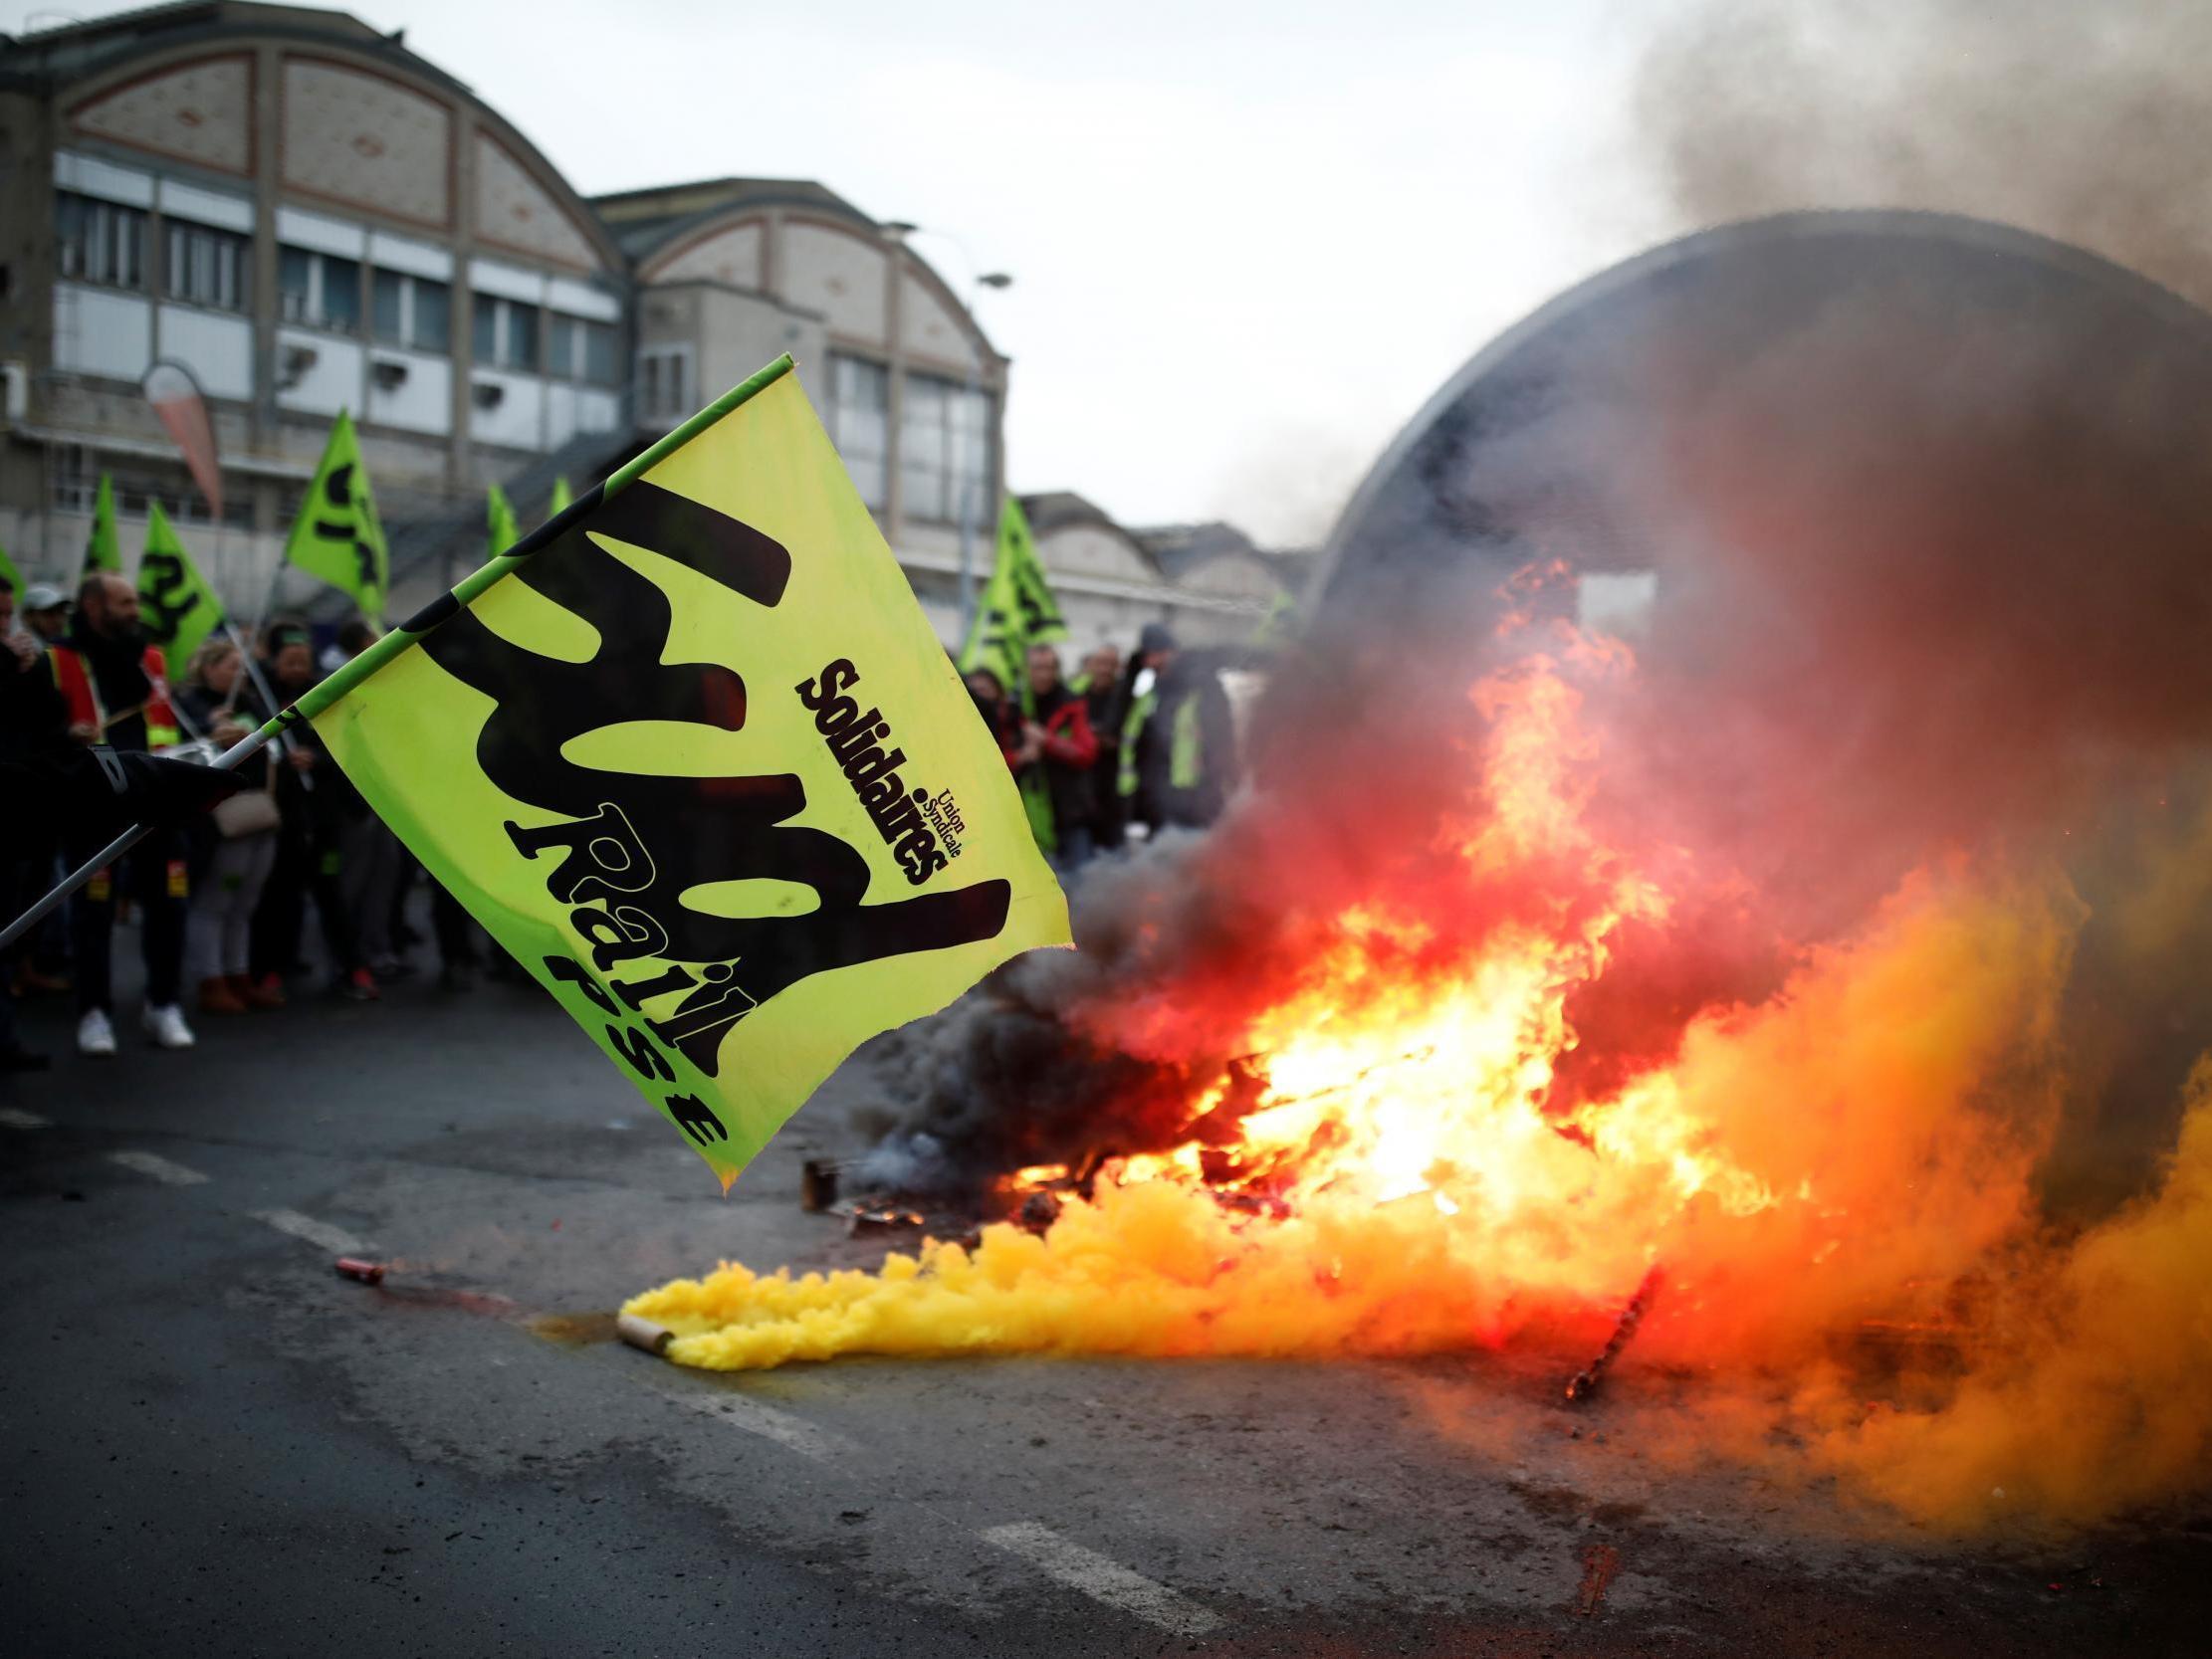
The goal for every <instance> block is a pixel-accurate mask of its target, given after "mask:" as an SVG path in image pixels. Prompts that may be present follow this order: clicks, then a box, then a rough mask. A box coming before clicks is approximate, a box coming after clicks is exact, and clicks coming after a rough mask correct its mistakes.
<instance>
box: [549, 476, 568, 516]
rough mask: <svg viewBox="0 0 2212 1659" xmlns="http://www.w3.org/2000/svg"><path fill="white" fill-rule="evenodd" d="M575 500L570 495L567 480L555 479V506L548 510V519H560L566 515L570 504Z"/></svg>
mask: <svg viewBox="0 0 2212 1659" xmlns="http://www.w3.org/2000/svg"><path fill="white" fill-rule="evenodd" d="M574 500H575V497H573V496H571V495H569V494H568V481H567V479H565V478H556V479H554V480H553V505H552V506H551V507H549V508H547V509H546V517H547V518H558V517H560V515H561V514H563V513H565V512H566V511H567V510H568V504H569V503H570V502H572V501H574Z"/></svg>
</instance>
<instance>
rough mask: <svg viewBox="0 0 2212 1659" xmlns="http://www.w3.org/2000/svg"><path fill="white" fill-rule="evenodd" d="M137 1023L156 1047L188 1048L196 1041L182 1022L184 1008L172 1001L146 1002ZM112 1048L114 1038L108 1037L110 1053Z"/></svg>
mask: <svg viewBox="0 0 2212 1659" xmlns="http://www.w3.org/2000/svg"><path fill="white" fill-rule="evenodd" d="M138 1024H139V1026H140V1027H141V1028H142V1029H143V1030H144V1031H145V1034H146V1035H147V1036H149V1037H151V1038H152V1039H153V1041H154V1046H155V1047H156V1048H190V1047H191V1046H192V1044H193V1042H194V1041H196V1039H195V1038H194V1037H193V1035H192V1028H191V1027H190V1026H189V1025H186V1024H185V1023H184V1010H183V1009H182V1008H179V1007H178V1006H177V1005H176V1004H175V1003H173V1002H169V1003H164V1004H162V1005H160V1006H158V1007H156V1006H155V1005H154V1004H153V1003H151V1002H149V1003H147V1004H146V1011H145V1012H144V1013H142V1014H140V1015H139V1016H138ZM114 1048H115V1039H114V1038H112V1037H110V1038H109V1039H108V1051H109V1052H110V1053H111V1054H112V1053H113V1052H114Z"/></svg>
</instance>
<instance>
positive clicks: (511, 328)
mask: <svg viewBox="0 0 2212 1659" xmlns="http://www.w3.org/2000/svg"><path fill="white" fill-rule="evenodd" d="M475 315H476V320H475V321H474V322H473V323H472V324H471V328H470V332H471V339H470V345H471V349H472V351H473V354H474V355H475V358H476V360H477V361H478V362H480V363H482V364H484V366H485V367H487V368H516V369H524V370H527V371H530V372H532V373H535V372H536V371H537V368H538V308H537V307H536V306H526V305H524V304H522V303H521V302H520V301H517V300H501V299H498V298H495V297H494V296H492V295H489V294H479V295H478V296H477V297H476V313H475Z"/></svg>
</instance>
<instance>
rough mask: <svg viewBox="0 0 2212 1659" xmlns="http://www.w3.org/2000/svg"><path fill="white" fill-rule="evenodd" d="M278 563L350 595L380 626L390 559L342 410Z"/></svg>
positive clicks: (356, 441) (365, 472) (354, 440)
mask: <svg viewBox="0 0 2212 1659" xmlns="http://www.w3.org/2000/svg"><path fill="white" fill-rule="evenodd" d="M284 557H285V562H286V563H287V564H291V565H295V566H297V567H298V568H300V569H302V570H305V571H306V572H307V573H308V574H309V575H311V576H317V577H320V578H321V579H322V580H324V581H326V582H329V583H330V584H331V585H332V587H334V588H337V589H339V590H341V591H342V592H345V593H349V594H351V595H352V596H353V603H354V604H356V605H358V606H360V608H361V614H362V615H363V616H365V617H367V618H368V619H369V620H370V621H372V622H381V621H382V620H383V616H384V600H385V598H386V596H388V595H389V594H390V592H391V554H390V553H389V552H388V551H387V550H386V548H385V546H384V526H383V524H382V523H381V522H380V521H378V519H377V517H376V498H375V497H374V496H373V495H371V494H370V493H369V488H368V468H367V467H366V466H365V465H364V464H363V463H362V461H361V441H360V439H359V438H358V437H356V436H355V435H354V432H353V418H352V417H351V416H350V415H348V414H346V413H345V412H344V411H343V410H340V411H339V412H338V417H337V424H336V425H335V426H333V427H332V428H331V441H330V442H329V443H328V444H325V445H324V446H323V464H322V465H321V466H319V467H317V468H316V469H315V482H314V483H313V484H311V485H309V486H308V499H307V503H306V505H305V506H303V507H302V508H301V509H300V517H299V518H298V519H297V520H295V521H294V523H293V526H292V534H291V537H290V538H289V539H288V540H287V541H286V542H285V544H284Z"/></svg>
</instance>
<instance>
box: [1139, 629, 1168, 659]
mask: <svg viewBox="0 0 2212 1659" xmlns="http://www.w3.org/2000/svg"><path fill="white" fill-rule="evenodd" d="M1174 649H1175V630H1174V629H1173V628H1170V627H1169V626H1168V625H1167V624H1166V623H1165V622H1148V623H1146V624H1145V631H1144V632H1143V633H1141V634H1139V635H1138V636H1137V651H1138V654H1139V655H1140V656H1142V655H1144V654H1146V653H1148V652H1153V651H1173V650H1174Z"/></svg>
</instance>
